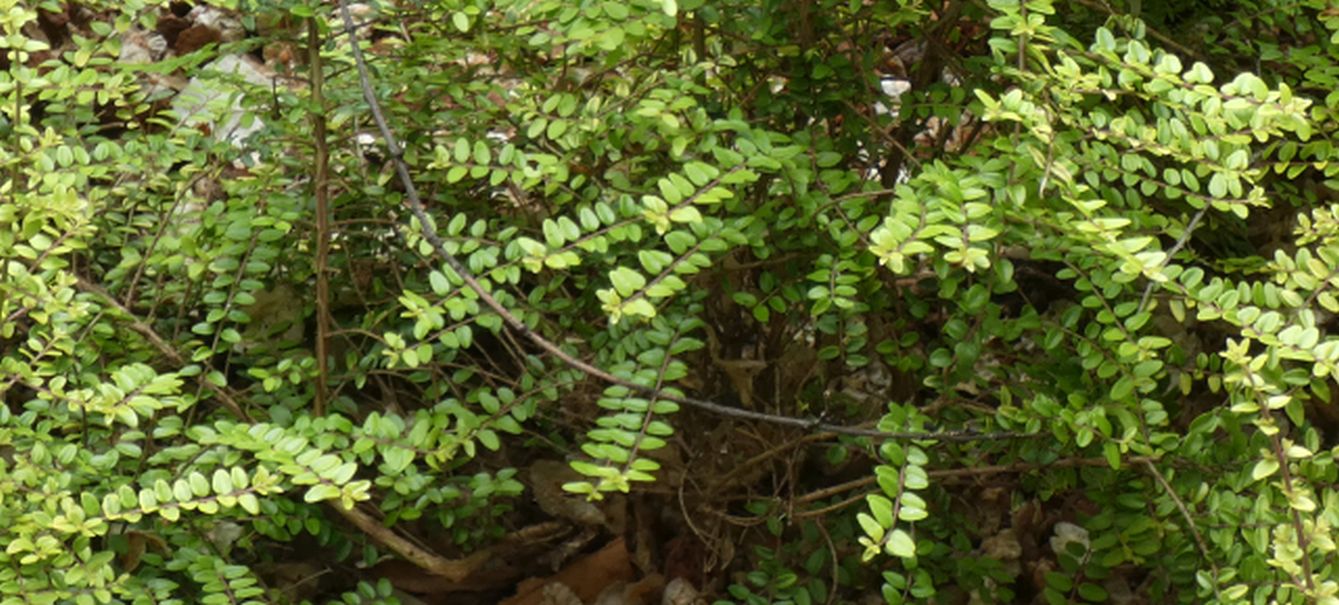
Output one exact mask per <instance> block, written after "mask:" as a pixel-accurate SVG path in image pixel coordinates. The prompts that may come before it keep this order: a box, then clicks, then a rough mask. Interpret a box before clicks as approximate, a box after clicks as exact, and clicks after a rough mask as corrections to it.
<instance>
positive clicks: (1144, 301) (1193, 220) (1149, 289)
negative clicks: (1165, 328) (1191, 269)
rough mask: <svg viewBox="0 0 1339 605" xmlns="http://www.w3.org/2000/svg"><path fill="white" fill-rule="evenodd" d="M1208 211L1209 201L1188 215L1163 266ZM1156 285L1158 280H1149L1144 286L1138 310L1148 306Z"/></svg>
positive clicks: (1177, 250)
mask: <svg viewBox="0 0 1339 605" xmlns="http://www.w3.org/2000/svg"><path fill="white" fill-rule="evenodd" d="M1208 211H1209V203H1208V202H1205V203H1204V207H1203V208H1200V211H1199V212H1196V213H1195V216H1192V217H1190V222H1189V223H1186V229H1185V231H1183V232H1181V237H1179V238H1177V239H1176V243H1174V244H1172V247H1171V249H1169V250H1167V258H1166V259H1165V260H1163V261H1162V265H1163V266H1164V267H1165V266H1166V265H1167V263H1170V262H1172V258H1174V257H1175V256H1176V253H1177V252H1180V251H1181V249H1182V248H1184V247H1185V246H1186V242H1189V241H1190V235H1191V234H1192V233H1194V232H1195V228H1196V227H1198V226H1199V224H1200V220H1202V219H1203V218H1204V214H1205V213H1206V212H1208ZM1157 285H1158V282H1155V281H1149V282H1148V285H1147V286H1145V287H1144V296H1143V297H1142V298H1140V299H1139V312H1143V310H1144V308H1145V307H1147V306H1148V299H1149V297H1151V296H1153V288H1154V287H1155V286H1157Z"/></svg>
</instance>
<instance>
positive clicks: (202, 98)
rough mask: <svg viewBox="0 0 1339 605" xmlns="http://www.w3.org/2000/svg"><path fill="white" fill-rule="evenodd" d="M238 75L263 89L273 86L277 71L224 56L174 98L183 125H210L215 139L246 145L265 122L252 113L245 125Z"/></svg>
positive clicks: (248, 61)
mask: <svg viewBox="0 0 1339 605" xmlns="http://www.w3.org/2000/svg"><path fill="white" fill-rule="evenodd" d="M211 72H213V73H211ZM235 78H240V79H241V80H242V81H245V82H246V83H248V84H253V85H256V86H261V87H264V88H269V87H270V86H273V85H274V74H273V73H270V71H269V70H268V69H266V68H265V66H263V65H261V64H259V63H257V62H256V61H255V60H253V59H251V58H250V57H246V56H241V55H224V56H222V57H219V58H218V59H216V60H214V61H213V62H211V63H210V64H209V65H206V66H205V68H204V70H203V71H202V73H201V74H200V75H197V76H195V77H194V78H191V81H190V83H188V84H187V85H186V88H185V90H182V91H181V94H179V95H177V98H176V99H174V100H173V102H172V110H173V111H174V112H176V114H177V117H178V118H179V119H180V120H181V122H182V123H183V124H185V125H188V126H194V125H199V124H209V125H210V129H211V131H212V132H213V133H214V137H215V138H217V139H219V140H221V141H222V140H226V141H229V142H231V143H232V144H233V146H234V147H238V148H241V147H243V146H244V142H245V141H246V138H247V137H249V136H251V135H252V134H254V133H255V132H257V131H259V130H260V129H261V128H263V127H264V123H263V122H261V120H260V118H258V117H256V116H254V115H252V116H251V119H250V120H249V121H247V123H246V124H245V125H243V122H244V119H245V118H246V116H247V112H246V110H245V109H243V107H242V93H243V90H242V87H241V86H239V85H238V84H237V83H236V81H235ZM230 101H231V102H230Z"/></svg>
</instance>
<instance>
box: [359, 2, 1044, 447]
mask: <svg viewBox="0 0 1339 605" xmlns="http://www.w3.org/2000/svg"><path fill="white" fill-rule="evenodd" d="M339 5H340V13H341V16H342V17H343V20H344V31H345V33H346V34H347V37H348V39H349V43H350V45H351V50H352V52H353V60H354V63H355V65H356V66H357V68H358V78H359V81H360V83H361V85H362V89H363V98H364V99H365V100H366V101H367V105H368V110H369V111H370V112H371V114H372V120H373V122H374V123H376V125H377V129H378V131H380V133H381V137H382V140H383V141H384V142H385V144H386V152H387V155H388V156H389V158H390V160H391V162H392V163H393V164H394V166H395V172H396V175H397V176H398V177H399V180H400V184H401V185H402V186H403V187H404V192H405V203H406V205H407V206H408V208H409V211H410V213H411V214H413V216H414V218H415V219H417V220H418V223H419V225H420V228H421V229H422V233H423V237H424V239H426V240H427V241H428V243H429V244H430V245H431V246H432V249H433V251H434V252H436V254H437V256H438V257H439V258H441V259H442V260H443V261H444V262H445V263H446V265H447V267H448V268H450V269H451V270H452V271H453V272H455V273H456V275H458V276H459V277H460V279H461V281H463V282H464V283H465V285H466V286H468V287H469V288H470V289H471V290H473V291H474V292H475V293H476V294H478V295H479V299H480V300H481V301H483V303H484V304H485V305H486V306H488V308H489V309H491V310H492V311H493V312H494V313H497V314H498V316H499V317H501V318H502V320H503V322H505V323H506V324H507V326H508V327H510V328H511V329H512V330H514V331H515V332H517V333H519V334H521V335H522V336H524V337H525V338H526V339H528V340H530V341H531V342H533V343H534V344H535V345H536V346H538V347H539V348H541V349H543V350H544V351H545V352H547V353H549V354H550V355H553V356H554V357H556V358H558V360H560V361H562V362H563V363H564V364H566V365H567V366H568V367H571V368H573V369H575V370H578V371H580V372H582V373H584V374H586V375H588V376H590V377H592V378H596V379H599V380H601V381H603V382H606V383H609V384H613V385H617V386H621V387H624V388H626V389H629V390H631V391H633V392H636V393H640V394H642V395H646V396H649V397H656V398H660V399H665V400H668V401H673V402H675V403H679V404H683V405H688V406H691V407H695V408H698V409H701V410H705V411H708V412H711V413H714V414H718V415H721V416H727V417H731V418H739V419H744V420H756V421H759V422H767V423H771V424H777V425H782V426H792V427H796V428H802V429H807V430H811V431H829V432H833V433H841V434H843V435H854V436H861V437H873V438H880V439H916V440H932V441H980V440H1002V439H1025V438H1030V437H1032V436H1031V435H1024V434H1021V433H1013V432H1001V433H978V432H975V431H944V432H938V433H928V432H887V431H880V430H876V429H865V428H856V427H848V426H842V425H835V424H829V423H826V422H823V421H821V420H810V419H805V418H794V417H790V416H780V415H776V414H767V413H763V412H755V411H753V410H746V409H742V408H734V407H729V406H725V405H721V404H719V403H715V402H712V401H706V400H702V399H696V398H693V397H686V396H682V395H674V394H672V393H669V392H666V391H662V390H660V389H656V388H653V387H649V386H646V385H643V384H638V383H636V382H632V381H630V380H625V379H623V378H619V377H617V376H614V375H613V374H610V373H609V372H608V371H606V370H604V369H602V368H599V367H596V366H594V365H591V364H589V363H586V362H585V361H582V360H580V359H577V358H576V357H573V356H572V355H571V354H569V353H568V352H566V351H564V350H562V348H560V347H559V346H558V345H556V344H554V343H553V342H552V341H550V340H548V339H547V338H544V337H543V336H540V335H539V334H538V333H536V332H535V331H534V330H531V329H530V328H529V327H528V326H526V325H525V324H524V323H522V322H521V320H520V319H519V318H517V317H516V315H515V314H513V313H512V312H511V311H509V310H507V308H506V307H504V306H503V305H502V303H500V302H498V300H497V298H496V297H494V296H493V295H492V293H490V292H489V290H488V288H485V287H484V285H483V284H482V283H480V282H479V280H478V279H477V278H476V277H475V276H474V274H473V273H472V272H471V271H470V270H469V269H468V268H467V267H466V266H465V265H464V264H463V263H461V262H460V260H459V259H457V258H456V257H455V255H453V254H451V253H450V252H448V251H447V249H446V245H445V243H444V242H443V241H442V238H441V236H439V235H438V234H437V230H436V229H434V228H433V226H432V222H431V221H430V220H429V217H428V215H427V212H425V211H424V209H423V202H422V199H421V198H420V197H419V193H418V188H417V187H416V186H415V185H414V179H413V177H412V176H410V174H409V166H408V164H406V163H405V161H404V150H403V149H402V148H401V147H400V144H399V142H398V140H397V139H396V138H395V134H394V133H393V132H392V131H391V129H390V126H389V125H388V124H387V122H386V117H385V115H384V114H383V113H382V111H381V104H380V102H379V101H377V95H376V92H375V91H374V90H373V88H372V81H371V78H370V76H369V74H368V68H367V61H366V59H365V58H364V57H363V51H362V48H361V47H360V46H359V44H358V39H357V36H356V35H355V33H354V28H353V25H354V24H353V18H352V16H351V15H350V14H349V10H348V0H340V2H339Z"/></svg>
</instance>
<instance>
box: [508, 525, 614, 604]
mask: <svg viewBox="0 0 1339 605" xmlns="http://www.w3.org/2000/svg"><path fill="white" fill-rule="evenodd" d="M632 576H633V570H632V561H631V560H630V558H629V556H628V547H627V545H626V544H625V543H624V542H623V539H622V538H618V539H616V540H614V541H612V542H610V543H609V544H608V545H607V546H605V547H604V548H602V549H600V550H599V551H597V552H595V553H592V554H589V555H586V556H584V557H582V558H580V559H577V560H576V561H575V562H573V563H572V564H571V565H568V566H567V567H566V568H564V569H563V570H562V571H560V572H558V573H556V574H554V575H552V576H549V577H548V578H545V579H543V580H538V581H536V580H527V581H526V582H523V583H522V584H521V586H519V587H518V588H517V592H516V596H513V597H511V598H509V599H507V600H505V601H503V602H502V603H501V605H543V604H544V590H543V588H544V587H545V586H548V585H549V584H553V583H555V582H557V583H561V584H564V585H566V586H567V587H568V588H570V589H571V590H572V592H573V593H575V594H576V596H577V597H578V598H580V599H581V602H582V603H587V602H590V601H592V600H594V599H595V598H596V597H597V596H599V594H600V593H601V592H603V591H604V589H605V588H607V587H609V586H610V585H611V584H615V583H618V582H628V581H630V580H632Z"/></svg>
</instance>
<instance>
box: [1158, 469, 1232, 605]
mask: <svg viewBox="0 0 1339 605" xmlns="http://www.w3.org/2000/svg"><path fill="white" fill-rule="evenodd" d="M1143 463H1144V468H1145V469H1147V470H1148V473H1149V474H1150V475H1153V478H1154V479H1156V480H1157V481H1158V485H1161V486H1162V490H1163V491H1164V492H1167V497H1169V498H1171V499H1172V503H1173V504H1175V505H1176V510H1178V511H1180V512H1181V518H1183V519H1185V520H1186V525H1187V526H1188V527H1190V535H1191V536H1194V538H1195V546H1197V547H1199V549H1200V556H1202V557H1204V562H1206V563H1208V564H1209V568H1210V569H1212V570H1213V579H1214V583H1213V592H1214V595H1215V596H1217V597H1218V600H1219V601H1222V600H1223V595H1222V593H1221V592H1219V590H1218V577H1219V574H1218V564H1217V563H1215V562H1214V560H1213V557H1210V556H1209V547H1208V545H1206V544H1205V542H1204V536H1201V535H1200V530H1199V526H1197V525H1195V517H1194V516H1192V515H1191V514H1190V510H1189V509H1187V508H1186V503H1185V502H1182V501H1181V497H1180V496H1178V495H1176V490H1174V489H1172V484H1171V483H1168V482H1167V478H1166V477H1163V476H1162V472H1161V471H1159V470H1158V467H1157V466H1155V465H1154V464H1153V461H1152V460H1144V461H1143Z"/></svg>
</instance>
